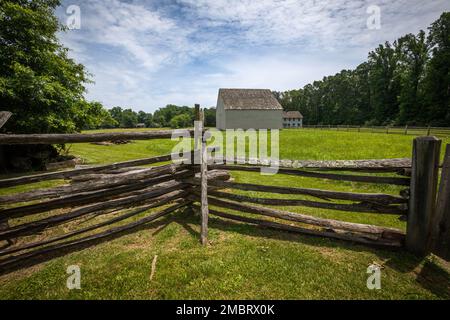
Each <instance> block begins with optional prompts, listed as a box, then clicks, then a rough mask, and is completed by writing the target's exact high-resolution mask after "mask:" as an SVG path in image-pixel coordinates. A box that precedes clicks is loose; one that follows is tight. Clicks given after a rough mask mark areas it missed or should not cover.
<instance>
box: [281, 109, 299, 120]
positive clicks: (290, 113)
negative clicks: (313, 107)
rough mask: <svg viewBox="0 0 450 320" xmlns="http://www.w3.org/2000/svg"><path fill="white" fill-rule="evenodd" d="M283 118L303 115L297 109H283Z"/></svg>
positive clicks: (294, 117)
mask: <svg viewBox="0 0 450 320" xmlns="http://www.w3.org/2000/svg"><path fill="white" fill-rule="evenodd" d="M283 118H289V119H299V118H300V119H303V115H302V114H301V113H300V112H299V111H283Z"/></svg>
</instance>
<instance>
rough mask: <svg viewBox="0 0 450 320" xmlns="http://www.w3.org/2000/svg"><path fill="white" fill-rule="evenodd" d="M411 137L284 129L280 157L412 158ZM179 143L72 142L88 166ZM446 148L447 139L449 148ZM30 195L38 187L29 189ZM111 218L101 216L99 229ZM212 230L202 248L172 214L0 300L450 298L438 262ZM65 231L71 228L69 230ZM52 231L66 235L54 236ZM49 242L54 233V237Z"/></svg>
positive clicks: (449, 279) (242, 178) (81, 254)
mask: <svg viewBox="0 0 450 320" xmlns="http://www.w3.org/2000/svg"><path fill="white" fill-rule="evenodd" d="M412 139H413V137H411V136H402V135H386V134H371V133H353V132H334V131H321V130H307V131H300V130H283V131H282V132H281V133H280V140H281V141H280V144H281V150H280V157H281V158H285V159H317V160H333V159H370V158H373V159H376V158H398V157H410V155H411V146H412ZM175 143H176V142H174V141H170V140H153V141H135V142H134V143H132V144H127V145H113V146H99V145H93V144H74V145H73V146H72V147H71V153H72V154H75V155H78V156H80V157H82V158H84V159H85V160H86V162H87V163H91V164H101V163H110V162H114V161H123V160H129V159H135V158H141V157H149V156H154V155H161V154H167V153H169V152H170V151H171V149H172V147H173V146H174V145H175ZM445 143H450V141H449V140H448V139H447V140H444V141H443V144H445ZM232 175H233V178H234V179H235V181H237V182H248V183H261V184H267V185H289V186H298V187H300V186H301V187H310V188H320V189H330V190H345V191H358V192H385V193H392V194H398V192H399V191H400V189H401V188H399V187H393V186H382V185H367V184H360V183H351V182H335V181H330V180H319V179H309V178H301V177H287V176H282V175H277V176H274V177H270V176H260V175H259V174H257V173H244V172H233V173H232ZM46 185H48V182H46ZM33 187H36V185H34V186H31V187H30V186H27V188H33ZM23 190H24V188H23V187H21V188H8V189H3V190H1V191H0V192H1V193H11V192H17V191H23ZM242 193H243V194H245V193H244V192H242ZM247 194H254V195H258V196H267V195H264V194H258V193H247ZM286 197H287V198H290V197H291V196H289V195H287V196H286ZM292 198H294V197H292ZM295 198H302V197H298V196H296V197H295ZM304 199H308V198H307V197H304ZM283 209H286V210H290V211H293V212H299V213H305V214H311V215H315V216H321V217H327V218H333V219H340V220H345V221H351V222H359V223H370V224H375V225H382V226H390V227H396V228H401V229H404V228H405V223H404V222H402V221H400V220H399V219H398V216H391V215H376V214H364V213H351V212H338V211H331V210H321V209H314V208H303V207H295V208H294V207H292V208H291V207H287V208H283ZM144 215H145V214H142V215H140V216H138V217H134V218H133V219H130V220H127V221H126V222H125V223H127V222H130V221H132V220H135V219H139V218H140V217H142V216H144ZM107 218H108V217H97V218H95V222H96V223H97V222H100V221H102V219H107ZM81 223H82V224H85V223H86V224H88V223H92V222H91V221H84V222H81ZM209 227H210V237H209V238H210V241H211V245H210V246H209V247H207V248H204V247H201V246H200V245H199V241H198V239H199V235H198V232H199V218H198V217H197V216H194V215H193V214H191V213H185V212H181V211H179V212H176V213H174V214H172V215H170V216H168V217H166V218H162V219H161V220H158V221H156V222H154V223H152V224H148V225H147V226H145V227H143V228H141V229H139V230H137V231H136V232H133V233H128V234H125V235H122V236H121V237H117V238H115V239H114V240H112V241H108V242H103V243H101V244H99V245H96V246H92V247H90V248H88V249H84V250H80V251H77V252H72V253H70V254H68V255H65V256H62V257H59V258H56V259H54V260H51V261H49V262H46V263H42V264H39V265H36V266H33V267H30V268H27V269H22V270H19V271H16V272H14V273H10V274H7V275H3V276H0V298H1V299H17V298H20V299H46V298H51V299H61V298H62V299H65V298H68V299H182V298H186V299H222V298H223V299H449V298H450V296H449V292H450V290H449V284H450V276H449V273H448V271H447V270H446V269H447V267H448V266H446V265H443V264H442V263H441V262H440V261H438V260H437V259H436V258H434V257H429V258H427V259H425V260H418V259H417V258H415V257H414V256H412V255H410V254H408V253H406V252H403V251H389V250H380V249H374V248H369V247H366V246H361V245H355V244H352V243H347V242H342V241H338V240H330V239H322V238H315V237H310V236H302V235H298V234H290V233H283V232H280V231H272V230H268V229H262V228H257V227H254V226H250V225H244V224H240V223H235V222H230V221H227V220H223V219H218V218H214V217H211V219H210V224H209ZM67 228H68V229H70V225H69V226H68V227H67ZM55 232H58V233H63V232H67V230H65V229H64V228H60V229H59V228H58V230H56V231H55ZM46 234H51V233H50V231H49V232H48V233H47V232H46ZM155 255H157V256H158V258H157V264H156V272H155V275H154V277H153V279H152V280H150V271H151V263H152V260H153V258H154V256H155ZM374 262H375V263H378V264H380V265H382V266H383V269H382V273H381V274H382V280H381V286H382V288H381V290H369V289H367V287H366V280H367V277H368V274H367V273H366V270H367V267H368V266H369V265H370V264H372V263H374ZM69 265H79V266H80V267H81V290H68V289H67V287H66V280H67V277H68V274H66V268H67V267H68V266H69Z"/></svg>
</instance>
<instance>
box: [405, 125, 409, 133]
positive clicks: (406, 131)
mask: <svg viewBox="0 0 450 320" xmlns="http://www.w3.org/2000/svg"><path fill="white" fill-rule="evenodd" d="M407 134H408V125H406V126H405V135H407Z"/></svg>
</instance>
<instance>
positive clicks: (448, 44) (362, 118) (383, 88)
mask: <svg viewBox="0 0 450 320" xmlns="http://www.w3.org/2000/svg"><path fill="white" fill-rule="evenodd" d="M274 94H275V95H276V97H277V98H278V100H279V101H280V103H281V105H282V106H283V108H284V109H285V110H298V111H300V112H301V113H302V114H303V116H304V123H305V124H309V125H315V124H331V125H340V124H349V125H422V126H423V125H431V126H450V12H444V13H443V14H442V15H441V16H440V18H439V19H438V20H437V21H435V22H434V23H432V24H431V26H430V27H429V28H428V33H426V32H425V31H423V30H422V31H420V32H419V33H418V34H416V35H415V34H407V35H405V36H403V37H401V38H400V39H398V40H396V41H394V42H393V43H392V44H391V43H389V42H386V43H384V44H380V45H379V46H378V47H377V48H376V49H375V50H373V51H371V52H370V53H369V55H368V59H367V61H365V62H364V63H362V64H360V65H359V66H358V67H356V69H354V70H342V71H341V72H339V73H337V74H335V75H333V76H328V77H324V78H323V79H322V80H321V81H314V82H313V83H311V84H307V85H306V86H304V87H303V88H301V89H298V90H290V91H285V92H275V93H274Z"/></svg>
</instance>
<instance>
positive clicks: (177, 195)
mask: <svg viewBox="0 0 450 320" xmlns="http://www.w3.org/2000/svg"><path fill="white" fill-rule="evenodd" d="M188 193H189V191H186V190H177V191H173V192H170V193H168V194H165V195H162V196H159V197H157V198H155V199H153V200H152V203H151V204H150V205H145V206H143V207H141V208H138V209H136V210H132V211H131V212H128V213H126V214H123V215H120V216H118V217H115V218H112V219H109V220H107V221H104V222H101V223H98V224H95V225H92V226H88V227H85V228H82V229H79V230H74V231H72V232H68V233H65V234H63V235H61V236H57V237H53V238H50V239H47V240H43V241H37V242H31V243H26V244H24V245H22V246H18V247H13V248H8V249H5V250H0V256H4V255H8V254H11V253H15V252H19V251H22V250H26V249H32V248H35V247H39V246H43V245H46V244H50V243H54V242H57V241H60V240H64V239H67V238H71V237H73V236H76V235H79V234H82V233H85V232H88V231H92V230H96V229H99V228H101V227H104V226H108V225H111V224H113V223H116V222H119V221H122V220H125V219H128V218H130V217H132V216H135V215H137V214H140V213H142V212H145V211H147V210H149V209H152V208H155V207H159V206H162V205H165V204H167V203H169V202H171V201H175V200H178V199H182V198H183V197H185V196H187V195H188ZM102 213H103V212H102ZM108 213H109V212H108Z"/></svg>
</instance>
